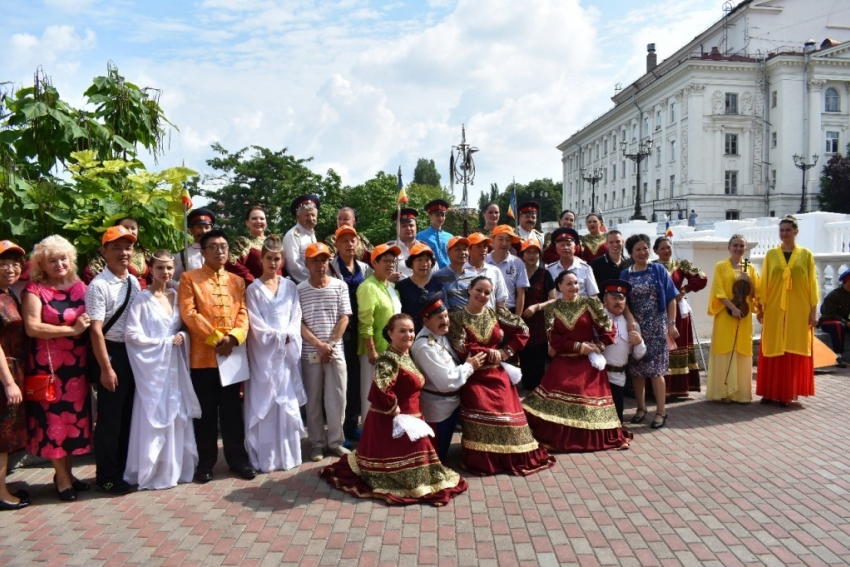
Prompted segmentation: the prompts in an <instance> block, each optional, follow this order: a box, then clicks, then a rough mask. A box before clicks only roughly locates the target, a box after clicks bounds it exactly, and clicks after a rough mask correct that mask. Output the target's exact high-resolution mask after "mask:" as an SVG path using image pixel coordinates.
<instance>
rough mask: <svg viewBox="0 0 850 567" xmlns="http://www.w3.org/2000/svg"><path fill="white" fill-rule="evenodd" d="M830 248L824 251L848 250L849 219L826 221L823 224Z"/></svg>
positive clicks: (849, 240)
mask: <svg viewBox="0 0 850 567" xmlns="http://www.w3.org/2000/svg"><path fill="white" fill-rule="evenodd" d="M823 228H824V230H826V233H827V239H828V245H831V250H825V252H833V253H842V252H850V221H839V222H828V223H826V224H824V225H823Z"/></svg>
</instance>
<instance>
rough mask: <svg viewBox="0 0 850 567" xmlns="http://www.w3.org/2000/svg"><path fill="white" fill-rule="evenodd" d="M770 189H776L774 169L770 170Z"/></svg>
mask: <svg viewBox="0 0 850 567" xmlns="http://www.w3.org/2000/svg"><path fill="white" fill-rule="evenodd" d="M770 188H771V189H776V170H775V169H771V170H770ZM770 216H773V215H770Z"/></svg>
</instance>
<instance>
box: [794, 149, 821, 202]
mask: <svg viewBox="0 0 850 567" xmlns="http://www.w3.org/2000/svg"><path fill="white" fill-rule="evenodd" d="M818 157H820V156H818V154H814V155H813V156H812V163H806V158H805V157H804V156H800V155H797V154H794V165H795V166H797V167H798V168H800V170H801V171H802V172H803V194H802V196H801V197H800V210H799V211H797V214H798V215H801V214H803V213H807V212H809V210H808V209H809V207H808V204H807V203H806V171H808V170H810V169H811V168H813V167H814V166H816V165H817V164H818Z"/></svg>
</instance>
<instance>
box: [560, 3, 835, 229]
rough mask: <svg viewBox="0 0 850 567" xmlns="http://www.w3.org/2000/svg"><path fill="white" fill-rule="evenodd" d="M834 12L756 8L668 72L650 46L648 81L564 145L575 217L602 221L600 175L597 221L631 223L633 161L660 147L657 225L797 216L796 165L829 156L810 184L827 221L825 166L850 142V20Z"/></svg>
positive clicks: (680, 56)
mask: <svg viewBox="0 0 850 567" xmlns="http://www.w3.org/2000/svg"><path fill="white" fill-rule="evenodd" d="M834 7H835V1H834V0H784V1H783V2H778V1H775V0H745V1H743V2H741V3H740V4H738V5H737V6H736V7H735V8H732V9H729V10H727V11H726V13H725V14H724V16H723V17H722V18H721V19H720V20H719V21H717V22H715V23H714V24H713V25H712V26H711V27H710V28H708V29H707V30H706V31H705V32H703V33H702V34H700V35H699V36H697V37H696V38H694V39H693V40H692V41H691V42H690V43H688V44H687V45H685V46H683V47H682V48H681V49H679V51H677V52H676V53H675V54H674V55H673V56H671V57H670V58H668V59H666V60H665V61H663V62H662V63H660V64H657V65H656V63H655V52H654V51H655V50H654V44H650V46H649V53H648V55H647V72H646V74H645V75H643V76H642V77H641V78H639V79H638V80H637V81H635V82H634V83H632V84H631V85H629V86H627V87H626V88H624V89H621V90H619V91H618V92H617V93H616V94H615V95H614V97H613V98H612V100H613V101H614V108H612V109H611V110H609V111H608V112H606V113H605V114H603V115H602V116H600V117H599V118H597V119H596V120H594V121H593V122H591V123H590V124H588V125H587V126H586V127H584V128H582V129H581V130H579V131H578V132H576V133H575V134H573V135H572V136H570V137H569V138H567V139H566V140H565V141H564V142H563V143H561V144H560V145H559V146H558V149H559V150H560V151H561V156H562V157H561V161H562V165H563V175H564V193H563V195H564V199H563V205H564V208H565V209H571V210H573V211H575V212H577V213H578V215H579V216H584V215H586V214H588V213H589V212H591V201H592V200H594V195H593V194H592V193H593V192H594V191H593V189H594V187H593V186H592V185H591V183H589V182H588V181H585V180H584V179H583V178H582V170H584V171H585V173H590V172H592V171H593V170H594V169H599V170H601V171H602V173H603V177H602V179H601V180H600V181H598V182H597V183H596V184H595V202H596V211H597V212H601V213H602V215H603V216H604V217H605V219H606V222H607V223H608V226H615V225H616V224H617V223H619V222H624V221H626V220H628V219H629V218H631V217H632V216H633V215H634V211H635V196H636V190H637V183H638V170H637V167H638V166H637V164H636V163H634V162H633V161H631V160H629V159H627V158H626V157H624V153H628V154H634V153H636V152H637V149H638V147H639V145H640V144H642V143H643V144H644V147H645V145H646V142H647V141H648V140H651V141H652V147H651V149H650V150H649V152H650V153H649V155H648V156H647V157H646V158H645V159H644V160H643V161H642V162H641V164H640V189H641V199H642V209H643V210H642V212H643V214H644V215H645V216H646V218H647V219H650V220H651V219H652V218H653V217H654V218H655V219H656V220H662V219H663V218H664V216H665V215H668V216H669V217H672V218H674V219H675V218H677V217H680V216H681V217H684V218H687V216H688V214H689V213H690V211H691V210H692V209H693V210H695V211H696V212H697V214H698V215H699V217H698V220H699V223H700V224H705V223H711V222H715V221H719V220H726V219H737V218H745V217H763V216H784V215H786V214H793V213H797V212H798V210H799V209H800V208H801V200H802V184H803V172H802V171H801V170H800V169H798V168H797V166H796V165H795V162H794V157H793V156H794V155H795V154H799V155H801V156H804V157H805V162H806V163H812V162H813V157H812V156H813V155H814V154H817V155H818V156H819V159H818V165H817V166H816V167H815V168H814V169H810V170H809V171H808V173H807V181H806V189H807V191H806V192H807V199H806V208H807V210H808V211H812V210H817V208H818V207H817V204H818V201H817V194H818V191H819V172H820V170H821V167H822V166H823V165H824V164H825V163H826V162H827V161H828V160H829V158H830V157H831V156H832V154H834V153H836V152H841V153H844V151H845V147H846V146H847V143H848V142H850V112H849V111H850V11H848V10H842V11H837V12H838V13H837V14H830V12H831V11H836V10H834ZM789 37H790V38H797V39H799V41H798V42H793V41H791V42H789V40H788V38H789ZM779 38H781V39H779ZM812 38H815V39H814V40H813V41H810V40H812ZM624 142H625V152H624V151H623V143H624Z"/></svg>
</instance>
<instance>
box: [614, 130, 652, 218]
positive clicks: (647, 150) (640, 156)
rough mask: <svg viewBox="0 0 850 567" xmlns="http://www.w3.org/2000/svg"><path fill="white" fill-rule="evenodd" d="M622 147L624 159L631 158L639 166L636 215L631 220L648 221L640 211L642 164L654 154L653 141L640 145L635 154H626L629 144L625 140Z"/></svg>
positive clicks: (636, 186) (636, 187)
mask: <svg viewBox="0 0 850 567" xmlns="http://www.w3.org/2000/svg"><path fill="white" fill-rule="evenodd" d="M620 147H621V148H622V149H623V157H626V158H629V159H630V160H632V161H633V162H635V164H637V184H636V185H635V190H636V191H637V195H635V214H633V215H632V216H631V219H632V220H646V216H645V215H644V214H643V211H641V209H640V189H641V187H640V162H642V161H643V160H645V159H646V158H648V157H649V155H650V154H651V153H652V140H650V139H647V140H644V141H643V142H641V143H640V144H639V145H638V149H637V152H636V153H633V154H628V153H626V151H627V150H628V147H629V144H628V143H627V142H626V141H625V140H623V142H622V143H621V144H620Z"/></svg>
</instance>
